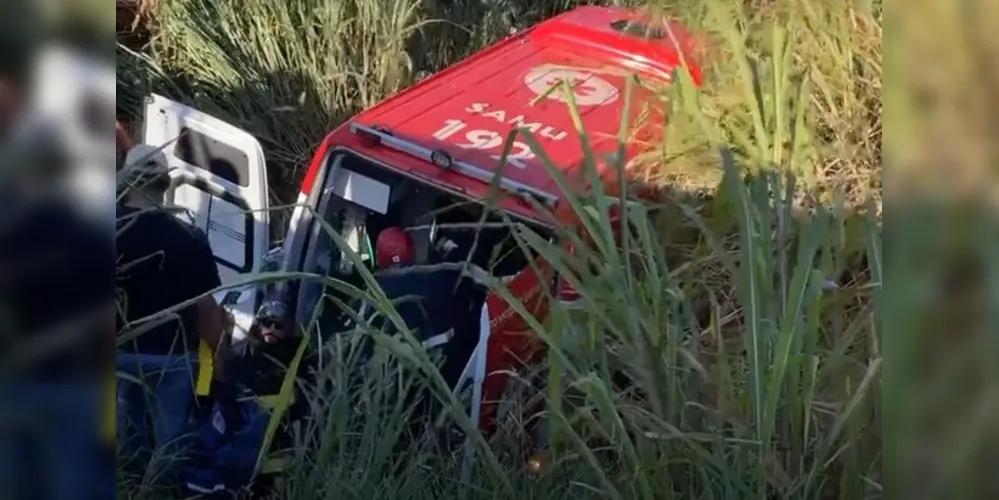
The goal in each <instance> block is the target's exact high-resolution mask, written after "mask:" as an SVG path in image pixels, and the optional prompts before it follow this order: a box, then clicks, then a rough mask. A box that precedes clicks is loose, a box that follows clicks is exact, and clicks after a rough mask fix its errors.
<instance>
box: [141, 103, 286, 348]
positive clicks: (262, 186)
mask: <svg viewBox="0 0 999 500" xmlns="http://www.w3.org/2000/svg"><path fill="white" fill-rule="evenodd" d="M143 142H145V143H146V144H150V145H153V146H162V147H163V152H164V154H165V155H166V157H167V161H168V162H169V164H170V167H171V172H170V178H171V184H172V188H171V190H170V191H169V193H168V194H167V200H166V202H167V204H171V205H175V206H179V207H183V208H185V209H187V212H188V214H186V215H184V214H182V215H180V217H181V218H182V219H184V220H187V221H188V222H191V223H193V224H194V225H196V226H198V227H199V228H201V229H202V230H203V231H205V233H206V234H207V235H208V240H209V242H210V243H211V245H212V250H213V252H214V253H215V261H216V263H217V264H218V267H219V275H220V276H221V278H222V284H223V285H233V284H235V283H239V282H241V281H245V280H246V279H248V278H250V277H251V276H253V275H254V274H256V273H259V272H260V271H261V266H262V265H263V257H264V255H265V254H266V253H267V250H268V246H269V243H270V225H269V220H268V208H269V207H268V204H269V199H268V189H267V168H266V164H265V161H264V152H263V148H261V146H260V143H259V142H258V141H257V140H256V138H254V137H253V136H252V135H251V134H249V133H248V132H246V131H244V130H241V129H239V128H237V127H234V126H232V125H230V124H228V123H225V122H223V121H222V120H219V119H217V118H214V117H212V116H209V115H207V114H205V113H202V112H200V111H198V110H195V109H193V108H190V107H188V106H184V105H182V104H180V103H177V102H175V101H172V100H170V99H167V98H165V97H162V96H158V95H152V96H150V97H149V98H148V99H147V101H146V116H145V128H144V138H143ZM233 292H236V293H233ZM257 294H258V291H257V287H255V286H246V287H240V288H239V289H235V290H229V291H227V292H223V293H219V294H218V296H217V297H216V299H218V300H219V301H222V300H223V299H224V298H226V297H228V301H229V302H232V303H233V304H232V305H231V309H232V312H233V314H234V315H235V316H236V327H237V328H236V331H235V332H234V336H236V337H237V340H238V337H240V336H241V334H242V333H245V331H246V330H248V329H249V327H250V322H251V321H252V318H253V315H254V312H255V309H256V307H257V302H258V298H257ZM244 323H245V324H244Z"/></svg>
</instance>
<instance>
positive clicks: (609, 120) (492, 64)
mask: <svg viewBox="0 0 999 500" xmlns="http://www.w3.org/2000/svg"><path fill="white" fill-rule="evenodd" d="M641 19H642V17H641V15H639V14H637V13H634V12H631V11H626V10H622V9H615V8H604V7H584V8H580V9H576V10H574V11H571V12H569V13H566V14H563V15H561V16H558V17H556V18H553V19H550V20H548V21H545V22H542V23H541V24H539V25H537V26H535V27H534V28H532V29H530V30H527V31H524V32H522V33H520V34H517V35H515V36H512V37H510V38H508V39H506V40H504V41H502V42H499V43H497V44H496V45H493V46H492V47H490V48H488V49H485V50H483V51H481V52H479V53H477V54H475V55H473V56H472V57H470V58H468V59H466V60H464V61H462V62H460V63H458V64H456V65H454V66H452V67H450V68H448V69H446V70H444V71H442V72H440V73H438V74H436V75H434V76H432V77H430V78H428V79H426V80H424V81H422V82H420V83H418V84H416V85H414V86H412V87H410V88H409V89H407V90H405V91H403V92H401V93H399V94H397V95H395V96H393V97H391V98H389V99H386V100H385V101H383V102H382V103H380V104H378V105H376V106H374V107H372V108H370V109H368V110H366V111H364V112H362V113H360V114H359V115H358V116H356V117H355V118H354V119H353V120H351V122H349V123H347V124H344V125H343V126H341V127H340V128H338V129H336V130H334V131H333V132H332V133H331V134H330V135H329V136H328V137H327V138H326V140H325V141H324V142H323V144H322V145H321V146H320V148H319V150H318V151H317V153H316V156H315V157H314V159H313V161H312V164H311V165H310V168H309V171H308V173H307V175H306V178H305V181H304V183H303V186H302V192H303V194H304V195H308V194H309V192H310V191H311V190H312V189H313V184H314V183H315V181H316V175H317V173H318V172H319V171H320V167H321V166H322V163H323V161H325V159H326V157H327V153H328V152H329V151H330V149H331V148H344V149H347V150H350V151H352V152H354V153H356V154H360V155H362V156H365V157H367V158H368V159H370V160H372V161H374V162H376V163H378V164H380V165H382V166H383V167H385V168H389V169H392V170H395V171H397V172H399V173H401V174H403V175H407V176H410V177H415V178H419V179H421V180H423V181H425V182H428V183H430V184H432V185H435V186H438V187H440V188H441V189H443V190H445V191H448V192H451V193H454V194H458V195H461V196H463V197H466V198H469V199H486V198H488V197H489V195H490V193H491V190H492V186H490V185H489V184H488V183H486V182H484V181H482V180H478V179H475V178H471V177H467V176H466V175H464V174H462V173H459V172H456V171H454V170H445V169H442V168H440V167H438V166H436V165H434V164H432V163H430V162H427V161H424V160H421V159H419V158H415V157H413V156H410V155H407V154H405V153H402V152H399V151H397V150H393V149H391V148H386V147H379V146H377V145H372V144H370V143H366V142H364V141H362V140H361V138H360V137H359V136H358V135H356V134H355V133H353V132H352V131H351V130H350V128H349V127H350V124H351V123H359V124H363V125H367V126H377V127H383V128H384V129H387V130H388V131H390V132H391V133H392V134H393V135H394V136H396V137H398V138H402V139H405V140H406V141H409V142H412V143H415V144H419V145H421V146H424V147H426V148H429V149H443V150H445V151H446V152H447V153H449V154H450V155H451V156H452V157H454V158H455V159H457V160H459V161H463V162H466V163H469V164H472V165H475V166H476V167H479V168H481V169H485V170H488V171H493V172H495V170H496V169H497V167H498V166H499V165H498V164H499V162H498V161H497V159H498V158H499V155H500V154H501V153H502V150H503V146H504V144H505V141H506V137H507V135H508V134H509V132H510V131H511V130H513V129H515V128H521V129H524V128H526V129H529V130H531V131H532V132H533V134H534V136H535V138H536V139H537V140H538V141H539V142H540V143H541V145H542V147H543V148H544V152H545V154H547V156H548V157H549V158H550V159H551V160H552V162H553V163H554V165H555V166H556V168H559V169H560V170H562V171H563V172H565V173H567V174H572V173H573V172H574V171H575V170H577V169H578V168H579V166H580V164H581V162H582V161H583V159H584V156H583V148H582V146H581V142H580V139H579V134H578V132H577V130H576V125H575V124H574V123H573V119H572V117H571V115H570V112H569V107H568V105H567V104H566V98H565V97H563V96H562V92H561V91H560V90H559V89H560V87H559V82H560V81H566V82H568V83H570V85H572V86H573V87H574V96H575V101H576V104H577V107H578V110H579V113H580V116H581V120H582V123H581V126H582V128H583V130H585V131H586V133H587V135H588V137H589V140H590V143H591V146H592V148H593V151H594V153H595V154H596V156H597V158H601V157H603V156H604V155H606V154H609V153H614V152H616V149H617V140H618V134H619V127H620V123H621V119H622V117H626V118H627V119H628V120H629V122H632V123H631V124H630V125H631V126H632V128H634V121H635V119H636V117H637V116H638V115H639V114H640V113H649V112H651V113H650V114H648V115H646V116H647V117H649V118H648V119H647V120H644V121H643V122H642V123H643V125H642V126H641V127H639V130H637V132H638V133H639V135H640V136H643V135H644V136H646V137H647V138H653V137H654V136H656V135H657V134H658V133H659V132H660V131H661V130H662V127H661V124H662V123H663V121H662V120H663V119H664V116H663V107H664V106H663V105H662V103H661V102H658V101H657V100H655V99H651V97H652V91H650V90H649V89H648V88H647V87H644V86H640V85H633V86H632V89H633V93H632V101H631V102H632V106H631V109H629V110H625V109H624V103H625V86H626V79H627V78H628V75H637V76H639V78H644V79H652V80H658V81H659V82H660V83H665V82H668V81H669V79H670V78H671V76H672V74H673V71H674V70H676V69H678V68H682V65H683V63H684V61H686V62H687V64H688V68H690V74H691V76H692V78H693V80H694V81H695V83H698V84H699V83H700V81H701V74H700V72H699V70H698V69H697V68H696V67H694V65H693V63H692V62H691V60H690V59H691V57H692V54H693V49H694V46H693V42H692V41H691V39H690V38H689V36H688V35H687V34H686V33H685V32H684V31H683V29H682V28H680V27H679V26H678V25H676V24H675V23H673V22H672V21H669V22H668V23H664V22H663V21H659V22H658V23H654V22H652V21H647V22H648V24H649V26H650V27H652V28H658V33H657V35H658V36H655V37H652V38H649V37H644V36H638V35H636V34H628V33H624V32H623V31H627V30H621V29H620V28H621V24H620V23H622V22H629V21H641ZM615 25H617V29H616V28H615ZM677 47H679V48H680V50H679V51H678V50H677ZM681 53H682V54H683V56H681V55H680V54H681ZM553 87H554V88H553ZM626 111H627V113H625V112H626ZM649 136H653V137H649ZM633 137H634V136H633ZM639 139H641V137H639ZM522 142H523V141H522V140H521V141H520V142H519V143H517V144H515V145H514V148H513V150H512V151H511V156H510V157H508V159H510V160H511V161H510V163H511V164H508V165H506V166H505V167H503V168H504V170H503V175H504V176H505V177H507V178H510V179H513V180H515V181H517V182H519V183H521V184H523V185H527V186H530V187H531V188H534V189H537V190H541V191H545V192H548V193H550V194H552V195H555V196H556V197H557V198H558V197H559V194H560V193H559V190H558V188H557V187H556V184H555V183H554V181H553V180H552V177H551V175H550V174H549V172H548V170H547V168H546V167H545V166H544V164H543V163H542V162H541V161H540V159H538V158H536V157H535V156H534V154H533V152H531V150H530V148H528V147H527V146H526V145H525V144H522ZM633 144H634V143H633ZM637 148H638V147H632V148H631V149H629V150H628V151H626V154H628V155H629V156H631V155H634V154H635V153H637V152H638V150H637ZM599 166H600V165H598V167H599ZM498 207H499V208H501V209H503V210H506V211H508V212H512V213H514V214H517V215H519V216H521V217H525V218H528V219H532V220H536V221H539V222H541V223H543V224H546V225H550V224H552V221H551V220H543V218H542V217H541V216H540V215H539V214H537V213H535V211H534V210H533V208H532V206H531V205H530V204H528V203H527V202H525V201H523V200H521V199H519V198H518V197H516V196H505V197H503V198H501V199H500V200H499V201H498ZM563 222H565V221H563ZM537 264H538V267H539V268H540V269H541V270H542V276H537V275H536V274H535V271H534V270H533V269H532V268H531V267H528V268H527V269H525V270H524V271H522V272H521V273H520V274H519V275H518V276H517V277H516V278H515V279H514V280H513V282H512V283H511V285H510V288H511V291H512V293H513V294H514V296H516V297H518V298H519V299H520V300H522V301H523V302H524V303H525V305H526V306H527V308H528V310H529V311H531V312H532V313H533V314H534V315H535V316H536V317H538V318H542V319H543V318H544V317H545V316H547V312H548V307H549V301H550V297H549V296H548V295H547V294H546V293H544V287H543V286H542V283H543V282H548V283H551V281H552V279H553V274H552V271H551V269H550V267H549V266H548V265H547V264H546V263H544V262H538V263H537ZM487 304H488V306H489V311H490V316H491V318H492V321H491V324H492V327H491V338H490V339H489V345H488V353H487V359H488V361H487V369H486V371H487V374H488V376H487V379H486V382H485V385H484V387H483V400H484V401H486V402H489V401H495V400H498V399H499V398H500V397H501V396H502V392H503V390H504V388H505V386H506V383H507V375H504V374H498V373H496V372H497V371H501V370H511V369H515V367H516V366H517V365H518V364H519V363H521V362H531V361H534V360H537V359H538V356H543V355H544V350H543V349H541V347H542V346H539V345H538V342H537V339H535V338H534V337H533V336H532V335H530V333H529V330H530V329H529V327H528V325H527V323H526V321H525V320H524V319H523V318H521V317H519V316H518V315H517V314H515V313H513V311H512V310H511V309H510V307H509V305H508V304H507V303H506V301H505V300H504V299H503V298H502V297H500V296H498V295H496V294H490V296H489V297H488V299H487ZM494 408H495V407H494V406H493V405H491V404H490V405H485V406H484V407H483V410H484V411H483V412H482V418H481V420H480V425H481V426H482V427H483V428H484V429H490V428H491V427H492V421H493V416H494Z"/></svg>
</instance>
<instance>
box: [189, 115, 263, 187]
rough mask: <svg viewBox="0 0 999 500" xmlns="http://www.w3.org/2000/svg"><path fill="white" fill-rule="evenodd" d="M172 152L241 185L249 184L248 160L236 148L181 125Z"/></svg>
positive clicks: (241, 151)
mask: <svg viewBox="0 0 999 500" xmlns="http://www.w3.org/2000/svg"><path fill="white" fill-rule="evenodd" d="M173 154H174V155H175V156H176V157H177V158H179V159H181V160H183V161H184V162H186V163H189V164H191V165H194V166H196V167H198V168H202V169H205V170H208V171H210V172H211V173H213V174H215V175H217V176H219V177H221V178H223V179H225V180H227V181H229V182H231V183H233V184H236V185H238V186H242V187H249V185H250V160H249V158H247V156H246V153H245V152H244V151H243V150H242V149H239V148H235V147H232V146H230V145H228V144H226V143H224V142H221V141H219V140H216V139H213V138H212V137H210V136H207V135H205V134H202V133H201V132H198V131H196V130H193V129H190V128H187V127H184V128H182V129H181V130H180V137H179V138H178V139H177V144H176V145H175V146H174V150H173Z"/></svg>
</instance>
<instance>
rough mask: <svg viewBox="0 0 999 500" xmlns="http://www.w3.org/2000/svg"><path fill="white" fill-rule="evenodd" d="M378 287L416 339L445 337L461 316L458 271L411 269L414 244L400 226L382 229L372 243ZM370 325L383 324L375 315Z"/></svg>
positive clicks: (430, 268)
mask: <svg viewBox="0 0 999 500" xmlns="http://www.w3.org/2000/svg"><path fill="white" fill-rule="evenodd" d="M375 264H376V265H377V266H378V269H379V273H378V275H377V280H378V285H379V286H380V287H381V289H382V291H383V292H384V293H385V295H386V296H387V297H388V298H389V300H391V301H392V302H393V304H394V307H395V310H396V312H398V313H399V316H401V317H402V319H403V321H404V322H405V324H406V326H407V327H408V328H409V330H410V331H412V332H413V334H414V335H415V336H416V337H417V338H418V339H420V340H427V339H430V338H433V337H437V336H440V335H442V334H446V333H447V332H449V331H450V330H452V329H453V328H454V326H455V325H454V323H455V319H456V318H459V317H460V315H461V313H462V312H463V311H461V310H460V309H461V304H463V303H464V302H465V301H463V300H461V296H460V294H459V291H458V286H457V285H458V283H459V281H460V280H461V272H460V270H458V269H454V268H432V267H428V268H427V269H419V270H417V269H414V268H413V267H414V266H415V265H416V264H417V262H416V244H415V243H414V241H413V238H412V236H410V234H409V233H407V232H406V231H405V230H404V229H402V228H400V227H389V228H386V229H384V230H382V231H381V232H380V233H379V234H378V237H377V239H376V240H375ZM377 316H378V317H376V318H374V319H373V320H372V321H371V325H372V326H374V327H376V328H380V327H382V326H383V325H384V324H385V320H384V316H383V315H381V314H379V315H377Z"/></svg>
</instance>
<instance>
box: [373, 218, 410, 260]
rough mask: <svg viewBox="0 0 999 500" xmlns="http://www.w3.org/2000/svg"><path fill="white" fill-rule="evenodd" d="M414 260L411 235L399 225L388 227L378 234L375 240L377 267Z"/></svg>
mask: <svg viewBox="0 0 999 500" xmlns="http://www.w3.org/2000/svg"><path fill="white" fill-rule="evenodd" d="M414 262H416V244H415V243H413V237H412V236H410V235H409V233H407V232H406V231H405V230H403V229H402V228H401V227H390V228H386V229H385V230H383V231H382V232H381V233H379V234H378V241H376V242H375V264H377V265H378V268H379V269H387V268H389V267H392V266H398V265H404V264H412V263H414Z"/></svg>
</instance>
